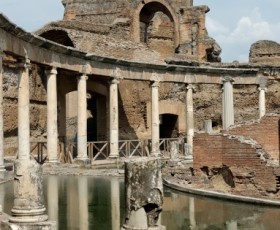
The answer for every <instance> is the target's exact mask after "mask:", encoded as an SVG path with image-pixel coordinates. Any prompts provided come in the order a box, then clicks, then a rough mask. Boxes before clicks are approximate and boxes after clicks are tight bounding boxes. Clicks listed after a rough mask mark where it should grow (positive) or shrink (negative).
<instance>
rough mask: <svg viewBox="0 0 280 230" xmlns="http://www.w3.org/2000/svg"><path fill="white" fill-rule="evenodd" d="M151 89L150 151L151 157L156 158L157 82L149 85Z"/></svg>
mask: <svg viewBox="0 0 280 230" xmlns="http://www.w3.org/2000/svg"><path fill="white" fill-rule="evenodd" d="M151 87H152V120H151V121H152V124H151V130H152V151H151V155H153V156H158V155H160V151H159V101H158V100H159V96H158V89H159V82H158V81H155V82H153V83H152V85H151Z"/></svg>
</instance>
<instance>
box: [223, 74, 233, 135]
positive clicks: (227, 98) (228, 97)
mask: <svg viewBox="0 0 280 230" xmlns="http://www.w3.org/2000/svg"><path fill="white" fill-rule="evenodd" d="M232 82H233V79H232V78H231V77H229V76H226V77H224V78H223V129H225V130H226V129H228V128H229V127H230V126H231V125H234V108H233V85H232Z"/></svg>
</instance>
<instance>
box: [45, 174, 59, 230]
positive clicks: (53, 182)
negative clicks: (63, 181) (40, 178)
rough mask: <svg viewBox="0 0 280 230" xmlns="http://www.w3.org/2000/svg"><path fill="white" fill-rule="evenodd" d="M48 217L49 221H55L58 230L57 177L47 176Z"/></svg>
mask: <svg viewBox="0 0 280 230" xmlns="http://www.w3.org/2000/svg"><path fill="white" fill-rule="evenodd" d="M47 183H48V186H47V188H48V215H49V220H51V221H56V224H57V229H59V222H58V177H57V176H48V180H47Z"/></svg>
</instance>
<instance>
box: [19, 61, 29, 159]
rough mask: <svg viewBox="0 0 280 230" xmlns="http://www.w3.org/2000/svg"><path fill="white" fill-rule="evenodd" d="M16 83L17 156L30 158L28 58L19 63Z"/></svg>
mask: <svg viewBox="0 0 280 230" xmlns="http://www.w3.org/2000/svg"><path fill="white" fill-rule="evenodd" d="M19 67H20V74H19V83H18V158H19V159H20V160H29V159H30V143H29V138H30V127H29V120H30V119H29V68H30V61H29V59H26V60H25V59H24V60H23V62H22V63H20V65H19Z"/></svg>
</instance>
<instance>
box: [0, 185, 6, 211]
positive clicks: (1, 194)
mask: <svg viewBox="0 0 280 230" xmlns="http://www.w3.org/2000/svg"><path fill="white" fill-rule="evenodd" d="M4 188H5V186H3V185H2V186H0V212H2V210H3V209H4V200H5V195H6V193H5V190H4Z"/></svg>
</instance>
